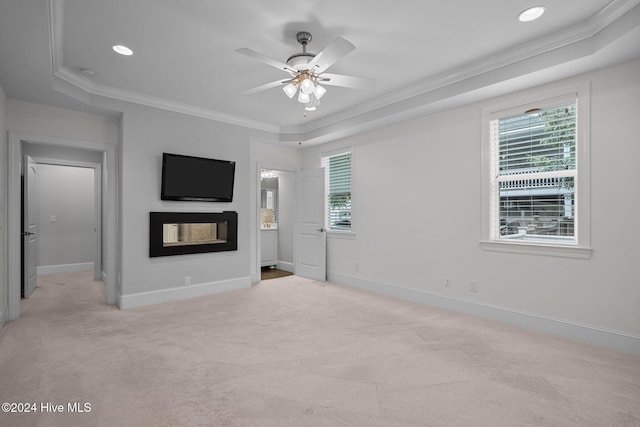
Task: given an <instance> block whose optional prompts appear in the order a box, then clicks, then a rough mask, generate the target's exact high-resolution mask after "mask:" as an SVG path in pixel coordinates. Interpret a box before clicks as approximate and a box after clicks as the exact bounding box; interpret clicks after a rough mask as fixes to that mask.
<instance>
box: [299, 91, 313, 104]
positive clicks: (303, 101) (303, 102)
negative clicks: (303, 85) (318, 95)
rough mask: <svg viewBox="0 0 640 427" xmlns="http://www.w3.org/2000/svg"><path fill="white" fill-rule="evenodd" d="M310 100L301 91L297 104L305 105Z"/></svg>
mask: <svg viewBox="0 0 640 427" xmlns="http://www.w3.org/2000/svg"><path fill="white" fill-rule="evenodd" d="M310 100H311V97H310V96H309V95H308V94H306V93H304V92H303V91H300V92H299V93H298V102H300V103H301V104H306V103H307V102H309V101H310Z"/></svg>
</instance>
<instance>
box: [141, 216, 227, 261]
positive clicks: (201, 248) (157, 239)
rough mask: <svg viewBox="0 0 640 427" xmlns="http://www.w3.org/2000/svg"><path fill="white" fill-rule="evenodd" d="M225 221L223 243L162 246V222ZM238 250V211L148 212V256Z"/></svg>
mask: <svg viewBox="0 0 640 427" xmlns="http://www.w3.org/2000/svg"><path fill="white" fill-rule="evenodd" d="M211 222H226V223H227V239H226V242H223V243H212V244H206V243H205V244H195V245H185V246H164V244H163V239H162V233H163V225H164V224H189V223H211ZM236 250H238V213H237V212H235V211H224V212H149V256H150V257H152V258H153V257H161V256H172V255H188V254H199V253H207V252H222V251H236Z"/></svg>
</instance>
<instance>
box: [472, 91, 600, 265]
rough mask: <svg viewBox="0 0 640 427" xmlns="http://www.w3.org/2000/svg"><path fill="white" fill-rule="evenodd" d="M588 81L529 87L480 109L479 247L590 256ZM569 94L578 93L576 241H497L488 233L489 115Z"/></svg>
mask: <svg viewBox="0 0 640 427" xmlns="http://www.w3.org/2000/svg"><path fill="white" fill-rule="evenodd" d="M590 86H591V85H590V82H589V81H583V82H578V83H573V84H565V85H554V87H552V88H547V89H543V90H539V89H536V90H531V91H527V92H525V93H520V94H516V95H511V96H507V97H504V98H501V99H500V100H499V101H496V102H494V103H491V104H488V105H487V106H485V107H484V108H482V111H481V132H482V136H481V143H482V148H481V163H482V164H481V173H482V177H481V209H482V212H481V215H480V218H481V221H482V226H481V239H480V248H481V249H483V250H487V251H496V252H510V253H523V254H531V255H548V256H560V257H570V258H584V259H588V258H590V257H591V252H592V248H591V197H590V194H591V185H590V179H591V178H590V177H591V167H590V166H591V163H590V145H591V144H590V141H591V138H590V137H591V135H590V128H591V125H590V118H591V94H590V92H591V91H590ZM570 94H575V95H577V99H578V105H577V120H578V124H577V126H578V128H577V132H578V138H579V141H578V144H577V151H576V156H577V164H578V181H577V184H576V193H575V194H576V208H577V209H576V224H577V227H576V228H577V231H578V234H577V235H576V240H577V244H575V245H558V244H544V243H536V242H515V241H505V240H497V239H494V238H492V235H491V223H490V221H491V220H490V216H491V206H490V200H491V199H492V198H491V191H492V190H491V180H490V176H489V174H490V168H491V139H490V136H489V121H490V120H491V118H492V116H495V115H496V114H498V113H500V114H503V113H505V115H506V113H507V112H508V111H509V110H513V109H514V108H517V110H518V111H519V112H523V111H526V110H527V109H528V107H534V106H538V105H540V104H541V103H546V102H548V101H549V100H553V99H557V98H561V97H565V96H567V95H570ZM516 106H517V107H516Z"/></svg>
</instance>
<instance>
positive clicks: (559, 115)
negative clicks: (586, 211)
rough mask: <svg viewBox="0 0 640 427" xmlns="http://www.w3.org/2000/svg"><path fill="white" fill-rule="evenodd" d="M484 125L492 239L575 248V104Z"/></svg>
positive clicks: (526, 113)
mask: <svg viewBox="0 0 640 427" xmlns="http://www.w3.org/2000/svg"><path fill="white" fill-rule="evenodd" d="M489 127H490V147H491V151H490V156H491V195H492V200H491V207H492V212H491V215H490V220H491V234H492V236H493V239H497V240H524V241H529V242H544V243H556V244H558V243H559V244H576V243H577V241H576V236H577V230H576V225H577V222H576V217H577V212H576V206H577V204H576V194H577V193H576V184H577V178H578V165H577V160H576V141H577V119H576V100H575V99H573V100H572V101H570V102H563V103H562V104H560V105H555V106H551V107H545V108H544V109H532V110H529V111H527V112H525V113H524V114H518V115H511V116H507V117H495V118H493V119H492V120H491V121H490V125H489Z"/></svg>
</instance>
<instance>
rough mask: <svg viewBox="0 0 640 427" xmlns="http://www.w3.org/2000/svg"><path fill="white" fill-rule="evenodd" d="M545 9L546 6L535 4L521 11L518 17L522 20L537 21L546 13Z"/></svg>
mask: <svg viewBox="0 0 640 427" xmlns="http://www.w3.org/2000/svg"><path fill="white" fill-rule="evenodd" d="M544 11H545V7H544V6H533V7H530V8H529V9H526V10H524V11H522V12H520V14H519V15H518V19H519V20H520V22H530V21H535V20H536V19H538V18H540V17H541V16H542V15H543V14H544Z"/></svg>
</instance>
